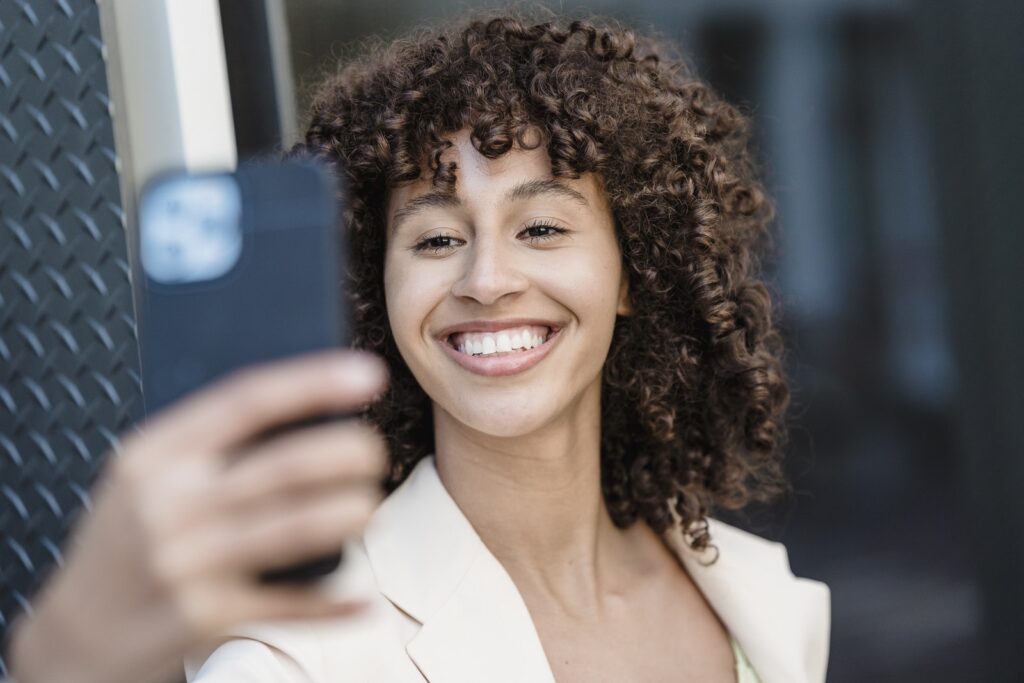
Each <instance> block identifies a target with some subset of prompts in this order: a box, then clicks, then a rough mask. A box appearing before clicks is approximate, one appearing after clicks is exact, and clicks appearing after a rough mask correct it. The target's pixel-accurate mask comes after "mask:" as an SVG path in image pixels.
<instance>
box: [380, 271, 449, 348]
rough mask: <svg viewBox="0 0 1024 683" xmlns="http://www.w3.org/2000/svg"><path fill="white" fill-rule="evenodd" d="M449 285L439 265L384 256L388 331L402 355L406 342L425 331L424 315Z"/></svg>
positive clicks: (430, 309) (432, 307)
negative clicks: (389, 327)
mask: <svg viewBox="0 0 1024 683" xmlns="http://www.w3.org/2000/svg"><path fill="white" fill-rule="evenodd" d="M449 288H450V286H449V284H448V282H447V279H446V277H445V276H444V273H443V272H441V270H440V269H437V268H433V269H432V268H429V267H423V266H418V265H417V264H416V263H415V262H413V261H410V260H401V259H392V258H388V259H386V260H385V263H384V301H385V303H386V306H387V313H388V322H389V324H390V325H391V331H392V334H393V335H394V337H395V341H396V343H397V344H398V347H399V350H400V351H402V355H403V356H405V355H406V351H405V348H407V344H408V343H409V342H410V341H412V340H415V339H416V338H418V337H419V336H420V335H421V333H426V332H427V330H425V329H424V325H425V323H426V318H427V316H428V315H429V314H430V312H431V311H432V310H433V309H434V308H435V307H436V306H437V304H438V303H439V302H440V301H441V300H442V299H443V298H444V296H445V293H446V292H447V291H448V289H449ZM403 347H405V348H403Z"/></svg>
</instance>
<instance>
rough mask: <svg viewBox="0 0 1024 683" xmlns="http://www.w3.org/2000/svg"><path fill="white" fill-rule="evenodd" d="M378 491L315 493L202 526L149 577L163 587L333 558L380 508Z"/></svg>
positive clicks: (162, 557) (167, 550)
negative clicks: (328, 555)
mask: <svg viewBox="0 0 1024 683" xmlns="http://www.w3.org/2000/svg"><path fill="white" fill-rule="evenodd" d="M380 499H381V493H380V491H379V489H378V487H376V486H373V487H370V486H360V487H355V488H347V489H341V490H337V489H335V490H332V491H328V492H321V493H318V494H314V495H311V496H307V497H303V498H298V499H294V500H286V501H281V502H279V503H277V504H274V505H266V506H263V507H262V508H261V509H260V510H258V511H252V512H249V513H246V514H245V515H236V516H234V517H232V518H228V519H225V520H223V521H221V522H220V523H217V524H208V525H205V526H202V527H198V528H196V529H194V530H193V531H192V532H191V533H188V534H185V535H182V536H181V537H179V538H178V539H177V540H176V541H175V542H174V543H170V544H167V545H165V546H164V547H162V548H161V549H160V554H159V555H158V556H157V557H156V558H155V560H154V562H155V565H156V566H155V567H154V572H155V573H156V574H157V575H158V576H159V577H160V578H161V580H162V582H163V583H164V584H166V585H169V586H172V585H181V584H182V583H184V582H186V581H188V580H189V579H191V578H193V577H197V576H202V575H210V574H215V573H216V574H231V573H234V574H243V575H254V574H256V573H258V572H259V571H262V570H268V569H275V568H280V567H285V566H290V565H294V564H297V563H299V562H302V561H304V560H309V559H312V558H314V557H318V556H321V555H325V554H328V553H333V552H337V551H338V550H340V549H341V547H342V545H343V544H344V542H345V541H346V540H348V539H350V538H354V537H356V536H358V535H359V534H360V533H361V532H362V530H363V528H364V527H365V526H366V523H367V521H368V520H369V518H370V516H371V515H372V513H373V511H374V509H375V508H376V506H377V504H378V503H379V502H380Z"/></svg>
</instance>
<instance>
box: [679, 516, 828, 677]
mask: <svg viewBox="0 0 1024 683" xmlns="http://www.w3.org/2000/svg"><path fill="white" fill-rule="evenodd" d="M708 524H709V527H708V531H709V533H710V534H711V539H712V540H711V544H712V545H713V546H714V547H709V548H707V549H706V550H704V551H703V552H696V551H694V550H692V549H691V548H690V547H689V546H688V545H687V544H686V543H685V541H684V540H683V535H682V533H681V531H680V528H679V527H678V526H677V527H675V528H674V529H672V530H670V531H669V532H668V533H667V534H666V535H665V540H666V542H667V543H668V544H669V546H670V547H671V548H672V549H673V550H674V551H675V552H676V554H677V555H678V556H679V558H680V560H681V561H682V563H683V565H684V566H685V567H686V570H687V572H688V573H689V574H690V576H691V577H692V578H693V580H694V582H695V583H696V584H697V586H698V587H699V588H700V590H701V592H702V593H703V594H704V597H705V598H706V599H707V601H708V602H709V603H710V604H711V606H712V608H714V610H715V612H716V613H717V614H718V616H719V617H720V618H721V620H722V621H723V622H724V623H725V626H726V628H727V629H728V630H729V632H730V633H731V634H732V636H733V637H734V638H735V639H736V640H737V642H739V644H740V647H741V648H743V651H744V653H745V654H746V655H747V659H749V660H750V663H751V665H752V666H753V667H754V670H755V671H756V672H757V674H758V677H759V678H760V679H761V681H762V683H776V682H777V683H820V682H821V681H824V680H825V670H826V666H827V663H828V648H829V624H830V603H829V601H830V598H829V589H828V587H827V586H826V585H825V584H823V583H821V582H819V581H812V580H810V579H804V578H799V577H795V576H793V572H792V571H791V570H790V567H789V559H788V556H787V554H786V549H785V547H784V546H783V545H782V544H780V543H774V542H772V541H768V540H765V539H763V538H761V537H759V536H755V535H754V534H751V533H748V532H746V531H743V530H741V529H737V528H736V527H733V526H730V525H728V524H726V523H725V522H721V521H718V520H715V519H709V520H708ZM716 548H717V560H716V561H715V562H714V563H709V562H710V560H711V559H713V558H715V556H716Z"/></svg>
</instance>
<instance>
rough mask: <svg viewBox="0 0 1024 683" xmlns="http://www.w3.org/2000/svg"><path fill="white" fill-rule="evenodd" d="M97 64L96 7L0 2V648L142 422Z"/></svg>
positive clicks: (107, 119)
mask: <svg viewBox="0 0 1024 683" xmlns="http://www.w3.org/2000/svg"><path fill="white" fill-rule="evenodd" d="M104 57H105V51H104V47H103V40H102V37H101V35H100V18H99V13H98V9H97V6H96V3H95V1H91V0H0V533H2V541H0V636H2V635H3V633H4V632H6V630H7V627H8V626H9V625H10V623H11V621H12V619H13V617H14V616H15V615H16V614H17V613H18V612H20V611H21V610H23V609H31V605H30V600H31V596H32V595H33V593H34V591H35V590H36V589H37V588H38V586H39V584H40V582H41V580H42V579H43V578H44V577H45V575H46V573H47V572H48V571H49V570H50V569H51V568H52V567H53V566H54V565H55V564H59V563H60V562H61V550H60V548H61V544H62V542H63V540H64V538H65V536H66V534H67V532H68V529H69V527H70V526H71V524H72V522H73V521H74V519H75V517H76V515H77V513H78V512H79V510H81V509H82V508H83V506H84V507H87V506H88V504H89V496H88V493H87V492H88V489H89V486H90V484H91V483H92V481H93V480H94V478H95V476H96V474H97V473H98V471H99V469H100V467H101V465H102V464H103V461H104V458H105V456H106V454H107V453H108V452H109V450H110V449H111V448H112V447H113V446H114V444H115V443H116V441H117V435H118V434H120V433H122V432H123V431H125V430H126V429H128V428H129V427H131V426H132V425H133V424H134V423H136V422H137V421H138V420H139V419H140V418H141V417H142V400H141V383H140V377H139V360H138V358H139V356H138V344H137V336H136V328H135V316H134V309H133V303H132V288H131V279H130V275H129V273H130V268H129V261H128V247H127V240H126V234H125V220H124V214H123V211H122V204H121V196H120V189H119V179H118V162H117V155H116V153H115V150H114V134H113V127H112V121H111V106H110V100H109V98H108V87H107V75H106V65H105V61H104ZM3 671H5V667H4V664H3V662H2V660H0V672H3Z"/></svg>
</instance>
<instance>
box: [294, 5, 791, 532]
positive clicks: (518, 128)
mask: <svg viewBox="0 0 1024 683" xmlns="http://www.w3.org/2000/svg"><path fill="white" fill-rule="evenodd" d="M672 49H673V48H672V46H671V44H669V43H667V42H664V41H661V40H659V39H655V38H651V37H644V36H638V35H637V34H635V33H634V32H633V31H632V30H630V29H629V28H627V27H624V26H622V25H621V24H619V23H618V22H614V21H606V20H601V21H595V20H568V19H560V18H548V19H547V20H543V21H539V22H537V23H532V22H531V21H530V20H526V19H523V18H521V17H519V16H511V15H507V14H505V15H502V16H490V15H478V16H474V17H471V18H470V19H468V20H466V21H464V22H459V23H458V24H449V25H446V26H442V27H440V28H435V29H421V30H419V31H417V32H415V33H413V34H411V35H409V36H408V37H405V38H401V39H398V40H395V41H392V42H389V43H378V44H376V45H375V46H371V47H370V48H368V49H365V50H364V53H363V54H362V55H360V56H358V57H357V58H356V59H354V60H350V61H349V62H348V63H347V64H345V65H344V66H343V67H342V68H340V69H338V70H337V72H335V73H334V74H332V75H331V76H329V77H328V78H326V80H324V81H323V82H322V83H321V84H320V85H319V87H318V88H317V91H316V93H315V95H314V98H313V102H312V106H311V120H310V124H309V127H308V130H307V133H306V138H305V143H304V144H300V147H301V148H302V149H303V150H306V151H309V152H311V153H313V154H314V155H316V156H318V157H321V158H323V159H325V160H327V161H328V162H329V163H333V164H335V165H336V166H337V167H338V169H339V173H340V175H341V176H342V177H343V178H344V180H345V183H346V185H347V200H348V201H347V205H346V212H345V215H344V223H345V230H346V233H347V235H348V240H349V245H350V250H351V251H350V267H349V279H350V291H351V296H352V303H353V315H354V324H355V327H354V330H355V332H354V339H353V342H354V346H356V347H358V348H363V349H368V350H372V351H375V352H377V353H379V354H381V355H382V356H383V357H384V358H385V359H386V361H387V362H388V364H389V365H390V368H391V373H392V384H391V386H390V389H389V391H388V393H387V395H386V396H385V397H384V398H383V400H381V401H380V402H379V403H378V404H376V405H375V406H373V408H371V409H370V411H369V417H370V418H371V419H372V420H373V421H374V422H375V423H376V424H377V425H378V426H379V427H380V429H381V430H382V431H383V432H384V434H385V435H386V437H387V439H388V441H389V444H390V447H391V453H392V470H391V473H390V476H389V480H388V482H387V484H388V487H389V488H394V487H395V486H397V485H398V484H399V483H400V482H401V481H402V480H403V479H404V478H405V477H406V476H407V474H408V473H409V472H410V470H411V469H412V467H413V465H414V464H415V463H416V462H417V461H419V460H420V459H421V458H423V457H424V456H425V455H427V454H429V453H431V452H432V451H433V449H434V438H433V424H432V419H431V406H430V401H429V399H428V397H427V396H426V394H425V393H424V392H423V390H422V389H421V388H420V387H419V385H418V384H417V383H416V380H415V379H414V378H413V376H412V373H411V372H410V371H409V369H408V367H407V366H406V364H405V362H404V361H403V359H402V357H401V355H400V354H399V352H398V349H397V348H396V345H395V343H394V340H393V337H392V334H391V331H390V328H389V325H388V319H387V314H386V310H385V301H384V296H385V295H384V286H383V264H384V250H385V225H386V218H385V206H386V201H387V196H388V191H389V188H391V187H393V186H395V185H397V184H399V183H403V182H405V181H411V180H414V179H416V178H419V177H420V176H421V174H422V173H426V172H427V170H428V169H429V172H430V173H432V174H433V175H432V181H433V183H434V184H435V185H436V186H441V187H444V188H446V189H448V191H454V186H455V181H456V169H455V164H454V162H442V161H441V154H442V152H444V150H445V149H447V148H448V147H449V146H451V144H452V143H451V142H449V141H448V140H446V139H445V137H446V136H447V135H450V134H452V133H454V132H456V131H459V130H463V129H469V130H471V131H472V141H473V144H474V146H475V147H476V148H477V150H479V152H480V153H481V154H483V155H484V156H486V157H488V158H495V157H499V156H501V155H503V154H505V153H506V152H508V151H509V150H510V149H512V148H513V147H514V146H516V145H518V146H520V147H523V148H530V145H529V144H528V142H527V139H528V137H529V135H528V131H531V130H533V131H537V130H539V131H540V132H541V136H540V137H541V140H540V142H539V143H536V144H533V145H532V147H534V148H535V147H536V146H537V144H544V145H546V150H547V153H548V155H549V157H550V160H551V167H552V173H553V174H554V175H555V176H556V177H571V178H577V177H579V175H580V174H581V173H586V172H593V173H596V174H599V176H600V178H601V179H602V181H603V185H604V188H605V191H606V193H607V196H608V199H609V203H610V205H611V207H612V212H613V215H614V220H615V225H616V233H617V236H618V241H619V246H620V249H621V253H622V260H623V264H624V268H625V271H626V273H627V276H628V278H629V288H630V298H631V306H632V309H633V314H632V315H629V316H620V317H618V318H617V319H616V323H615V330H614V336H613V340H612V344H611V349H610V351H609V355H608V358H607V360H606V362H605V365H604V370H603V378H602V426H601V472H602V486H603V491H604V496H605V501H606V504H607V507H608V510H609V512H610V514H611V517H612V519H613V521H614V522H615V524H617V525H618V526H620V527H627V526H629V525H631V524H632V523H634V522H635V521H636V520H637V519H638V518H643V519H644V520H646V522H647V523H648V524H649V525H650V526H651V527H652V528H653V529H654V530H655V531H658V532H659V533H660V532H663V531H665V530H666V529H667V528H668V527H669V526H670V525H672V524H673V522H674V518H675V517H678V518H679V520H681V522H682V524H683V528H684V529H686V530H687V539H688V542H689V543H690V545H691V546H692V547H694V548H695V549H698V550H699V549H702V548H704V547H706V546H707V544H708V541H709V534H708V531H707V520H706V516H707V515H708V514H710V512H711V510H712V509H713V508H714V507H716V506H721V507H722V508H725V509H730V510H735V509H738V508H740V507H742V506H744V505H746V504H747V503H749V502H751V501H754V500H760V501H767V500H769V499H771V498H773V497H774V496H775V495H776V494H778V493H780V492H782V491H784V490H785V483H784V480H783V476H782V472H781V464H780V450H781V444H782V441H783V439H784V424H783V419H782V418H783V413H784V412H785V409H786V406H787V404H788V401H789V390H788V387H787V384H786V381H785V379H784V378H783V375H782V371H781V354H782V347H781V343H780V337H779V334H778V332H777V329H776V327H775V324H774V323H773V320H772V310H771V300H770V297H769V294H768V290H767V288H766V286H765V284H764V283H763V282H762V281H761V280H760V279H759V278H758V275H757V272H756V271H757V270H758V262H759V253H760V251H761V249H762V248H763V246H765V245H766V243H767V240H766V238H767V236H768V226H769V224H770V223H771V221H772V218H773V215H774V211H773V207H772V204H771V202H770V200H769V199H768V197H767V196H766V194H765V192H764V190H763V188H762V185H761V184H760V182H759V181H758V179H757V177H756V173H755V166H754V163H753V160H752V154H751V152H750V150H749V144H748V142H749V129H748V128H749V127H748V121H747V119H746V117H745V116H744V115H742V114H741V113H740V112H739V111H738V110H737V109H736V108H735V107H733V106H731V105H730V104H728V103H726V102H724V101H723V100H722V99H720V98H719V97H718V96H717V95H716V94H715V93H714V92H713V91H712V90H711V89H710V88H709V86H708V85H707V84H706V83H704V82H703V81H701V80H700V79H699V78H698V77H697V76H696V75H695V73H694V70H693V69H692V68H691V67H690V66H689V65H688V64H686V62H685V61H684V60H683V59H680V58H666V57H665V55H666V54H669V53H671V51H672Z"/></svg>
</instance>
